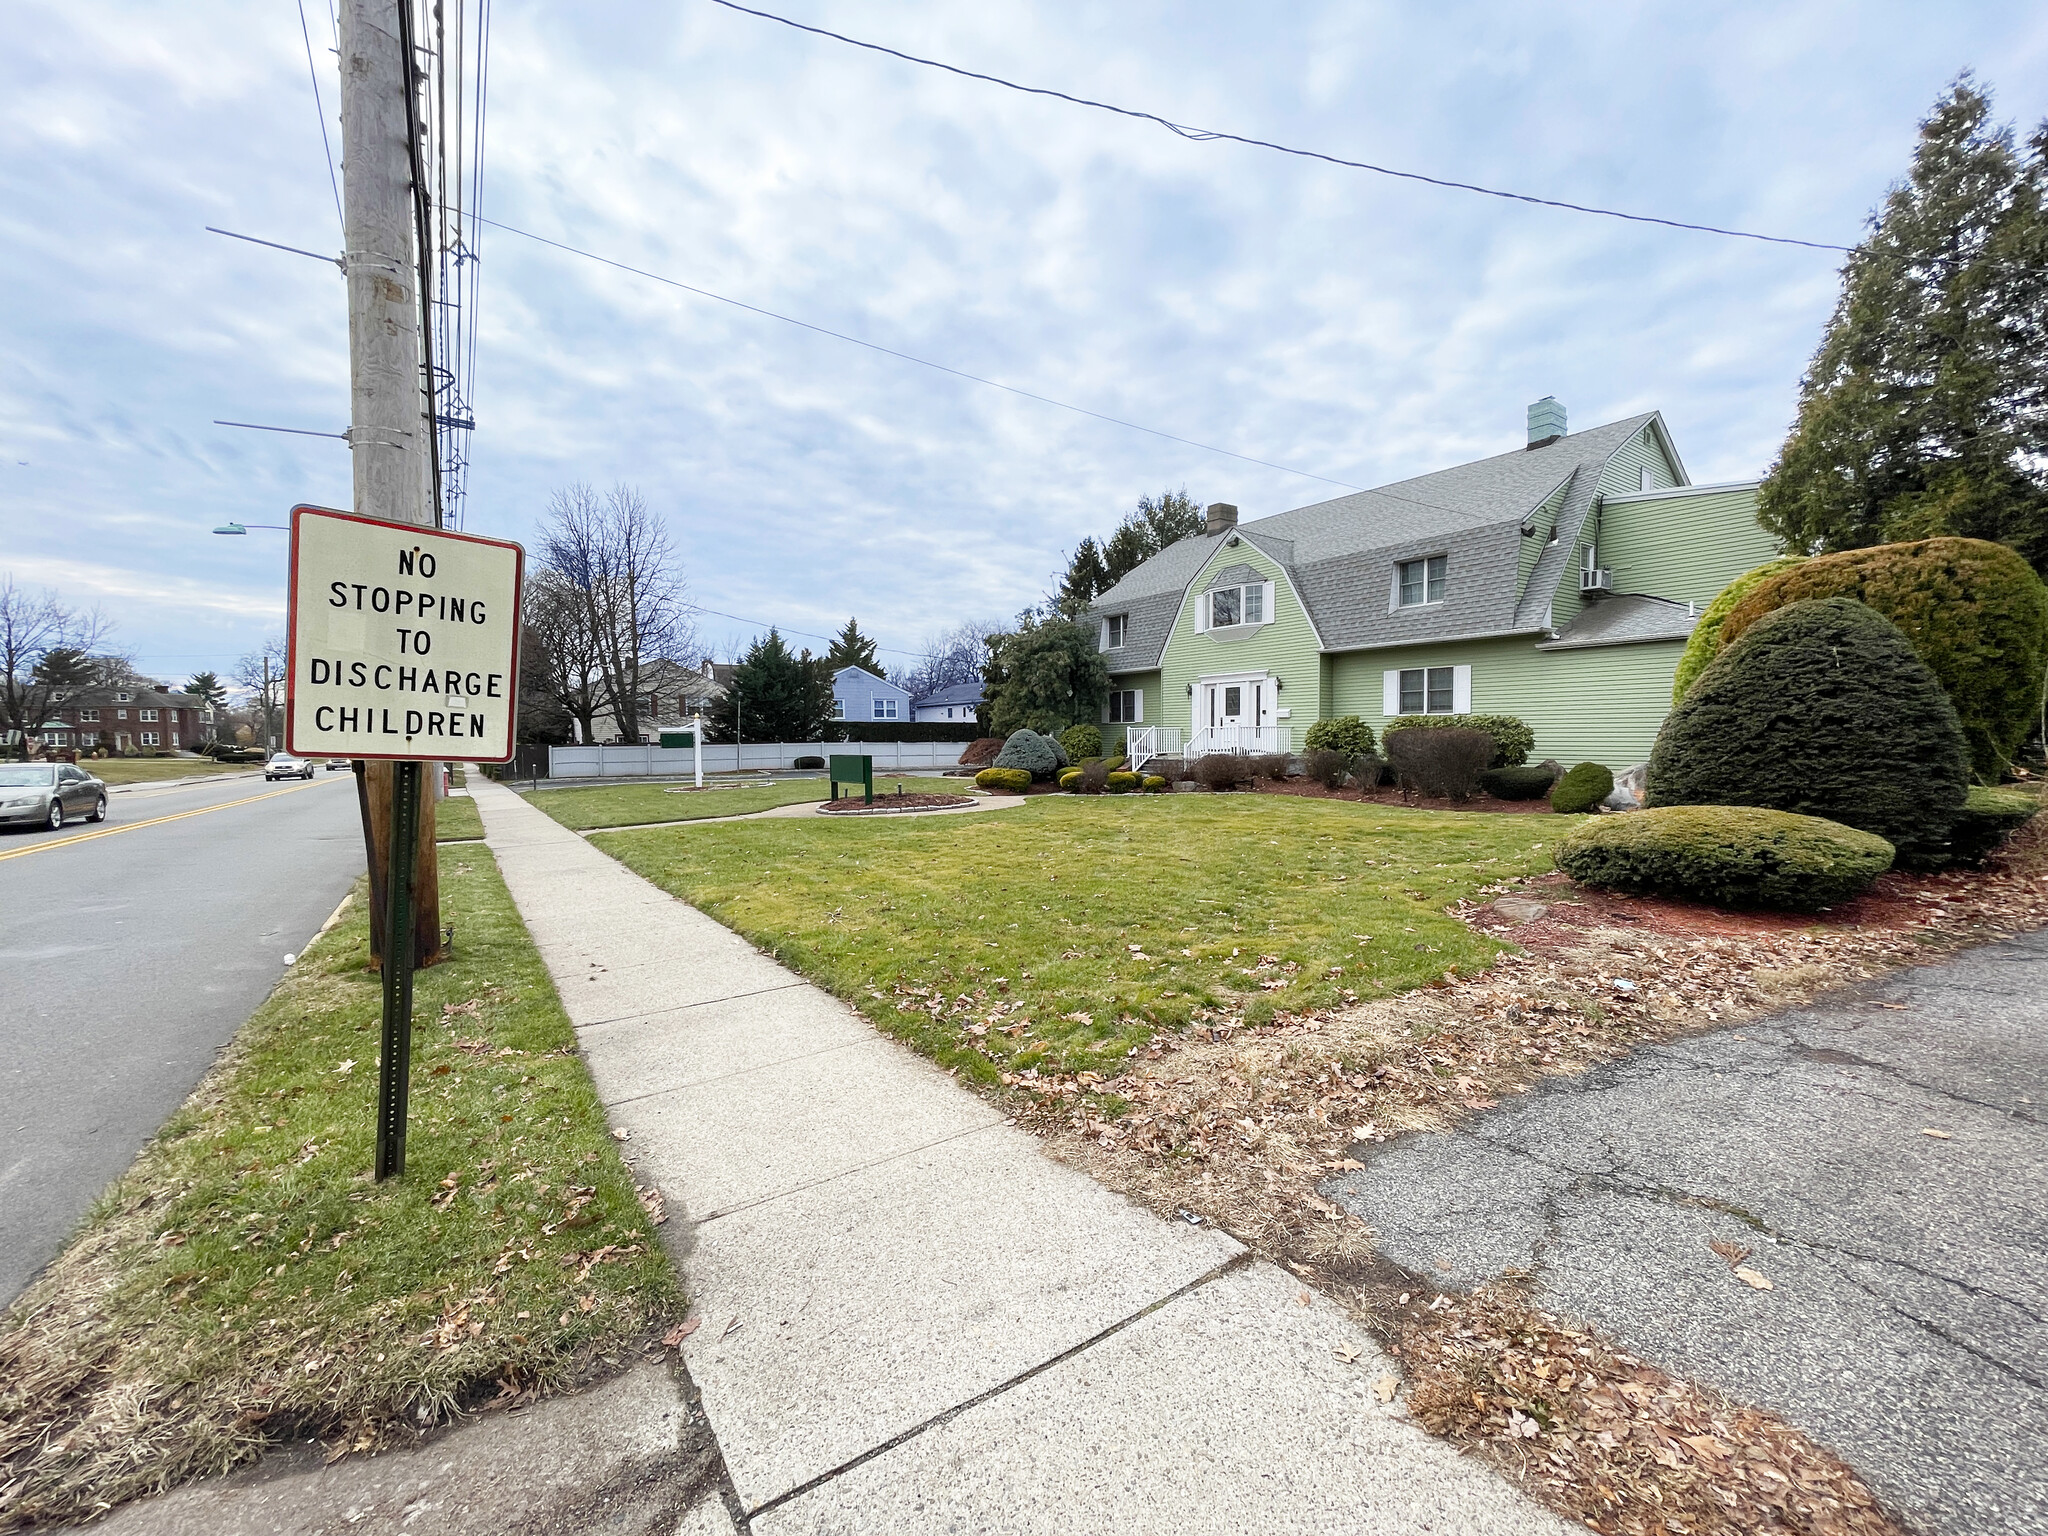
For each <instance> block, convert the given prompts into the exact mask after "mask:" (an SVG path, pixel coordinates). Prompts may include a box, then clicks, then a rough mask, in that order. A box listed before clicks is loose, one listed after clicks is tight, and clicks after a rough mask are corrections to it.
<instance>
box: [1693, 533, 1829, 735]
mask: <svg viewBox="0 0 2048 1536" xmlns="http://www.w3.org/2000/svg"><path fill="white" fill-rule="evenodd" d="M1805 563H1806V557H1805V556H1804V555H1780V556H1779V557H1778V558H1777V559H1775V560H1766V561H1765V562H1764V563H1763V564H1762V565H1760V566H1758V567H1756V569H1754V570H1750V571H1744V572H1743V573H1742V574H1741V575H1740V576H1738V577H1736V578H1735V579H1734V580H1733V581H1731V582H1729V583H1728V585H1727V586H1725V587H1723V588H1722V589H1721V590H1720V591H1719V592H1717V593H1715V594H1714V600H1713V601H1712V602H1711V603H1709V604H1707V606H1706V611H1705V612H1703V613H1702V614H1701V615H1700V621H1699V622H1698V623H1697V624H1695V625H1693V627H1692V638H1691V639H1689V640H1687V641H1686V642H1685V654H1684V655H1682V656H1680V657H1679V658H1678V671H1677V672H1676V673H1675V674H1674V675H1673V677H1672V679H1671V705H1672V707H1673V708H1674V709H1675V708H1677V707H1678V704H1679V701H1680V700H1682V699H1683V698H1684V697H1685V696H1686V695H1687V694H1688V693H1690V692H1691V691H1692V685H1693V684H1694V683H1696V682H1698V681H1699V680H1700V674H1701V673H1702V672H1704V671H1706V670H1707V663H1708V662H1710V661H1712V660H1713V659H1714V658H1715V657H1716V656H1718V655H1720V654H1721V646H1722V644H1723V641H1722V635H1721V630H1722V626H1723V625H1725V624H1726V623H1727V622H1728V615H1729V614H1731V613H1733V612H1734V611H1735V605H1736V604H1737V603H1739V602H1741V601H1742V600H1743V599H1744V598H1745V597H1747V596H1749V594H1750V593H1752V592H1754V591H1755V590H1756V589H1757V587H1758V586H1759V585H1761V584H1762V583H1763V582H1766V581H1768V580H1770V578H1771V577H1773V576H1776V575H1777V574H1778V573H1779V572H1781V571H1789V570H1791V569H1792V567H1793V566H1795V565H1804V564H1805Z"/></svg>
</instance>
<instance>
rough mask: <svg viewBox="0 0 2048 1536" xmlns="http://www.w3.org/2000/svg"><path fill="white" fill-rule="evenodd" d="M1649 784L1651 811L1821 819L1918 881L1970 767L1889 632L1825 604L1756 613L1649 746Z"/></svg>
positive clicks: (1847, 607)
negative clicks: (1880, 851) (1856, 831)
mask: <svg viewBox="0 0 2048 1536" xmlns="http://www.w3.org/2000/svg"><path fill="white" fill-rule="evenodd" d="M1809 564H1818V562H1817V561H1814V562H1809ZM1800 569H1801V570H1802V571H1803V570H1804V569H1806V567H1804V566H1802V567H1800ZM1790 574H1797V572H1794V573H1790ZM1777 579H1780V580H1782V579H1783V578H1777ZM1758 590H1759V591H1761V590H1762V589H1761V588H1759V589H1758ZM1753 595H1754V594H1752V596H1753ZM1736 612H1737V616H1738V617H1739V616H1740V613H1741V610H1740V609H1739V608H1738V609H1737V610H1736ZM1729 623H1730V627H1732V626H1733V623H1734V620H1733V619H1731V620H1730V621H1729ZM1649 781H1650V785H1649V799H1650V804H1652V805H1755V806H1763V807H1766V808H1768V809H1771V810H1778V811H1795V812H1797V813H1798V814H1800V815H1802V816H1825V817H1826V818H1827V819H1828V820H1830V821H1839V822H1841V823H1842V824H1843V825H1844V826H1849V827H1859V828H1861V829H1862V830H1863V831H1865V832H1874V833H1876V834H1877V835H1878V836H1879V837H1881V838H1883V839H1884V840H1885V841H1886V842H1888V843H1890V844H1892V845H1893V847H1895V848H1896V849H1897V850H1898V858H1899V862H1900V863H1901V864H1903V865H1907V866H1910V867H1926V866H1928V865H1931V864H1937V863H1940V862H1941V861H1942V860H1943V859H1944V858H1945V857H1946V856H1947V850H1948V834H1949V826H1950V823H1952V822H1953V821H1954V820H1955V819H1956V815H1957V813H1958V812H1960V811H1961V810H1962V808H1963V799H1964V793H1965V789H1966V787H1967V784H1968V781H1969V754H1968V751H1967V749H1966V748H1965V746H1964V743H1963V732H1962V727H1961V726H1960V725H1959V724H1957V722H1956V711H1955V706H1953V705H1952V704H1950V703H1949V700H1948V695H1947V694H1946V693H1944V692H1942V688H1941V684H1940V683H1938V682H1936V681H1935V679H1934V674H1933V673H1932V672H1931V671H1929V670H1928V668H1927V666H1926V664H1925V663H1924V662H1922V661H1921V660H1920V658H1919V657H1917V656H1915V655H1914V654H1913V648H1912V646H1910V645H1908V644H1907V643H1906V637H1905V636H1904V635H1902V634H1900V633H1899V630H1898V628H1897V626H1896V625H1894V624H1892V623H1891V622H1890V621H1889V620H1888V619H1886V618H1885V617H1884V616H1883V615H1882V614H1880V613H1878V612H1876V611H1875V610H1874V609H1871V608H1866V607H1865V606H1864V605H1863V604H1861V603H1859V602H1856V601H1854V600H1853V599H1850V598H1846V597H1830V598H1823V599H1820V600H1817V601H1812V602H1804V603H1794V604H1792V605H1791V606H1790V607H1788V608H1780V609H1778V610H1776V611H1775V612H1772V613H1767V614H1765V615H1764V616H1763V617H1762V618H1760V619H1758V620H1757V621H1756V623H1754V624H1752V625H1750V626H1749V627H1748V628H1747V629H1745V630H1744V631H1743V632H1742V633H1741V634H1740V635H1738V636H1737V637H1736V638H1734V639H1733V640H1731V641H1730V642H1729V644H1728V646H1727V648H1726V649H1725V650H1723V651H1722V652H1721V654H1720V656H1718V657H1717V658H1715V660H1714V662H1713V664H1712V665H1710V666H1709V667H1708V668H1707V670H1706V671H1705V672H1703V673H1702V674H1701V675H1700V679H1699V681H1698V682H1696V683H1694V684H1693V686H1692V691H1691V692H1690V693H1688V694H1686V696H1685V702H1684V703H1682V704H1680V705H1679V706H1678V708H1677V709H1675V710H1673V711H1672V712H1671V715H1670V717H1669V718H1668V719H1666V720H1665V722H1664V728H1663V729H1662V730H1661V731H1659V732H1658V733H1657V745H1656V746H1655V747H1654V748H1653V749H1652V750H1651V753H1650V764H1649Z"/></svg>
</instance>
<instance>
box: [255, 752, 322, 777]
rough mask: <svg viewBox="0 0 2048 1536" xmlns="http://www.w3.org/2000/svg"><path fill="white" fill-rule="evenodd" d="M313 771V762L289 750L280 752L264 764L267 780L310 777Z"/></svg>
mask: <svg viewBox="0 0 2048 1536" xmlns="http://www.w3.org/2000/svg"><path fill="white" fill-rule="evenodd" d="M313 773H314V768H313V764H312V762H311V761H310V760H309V759H307V758H303V757H293V756H292V755H291V753H289V752H280V753H278V754H277V755H276V756H275V757H273V758H271V760H270V761H269V762H267V763H265V764H264V765H263V777H264V779H265V780H271V779H310V778H311V777H313Z"/></svg>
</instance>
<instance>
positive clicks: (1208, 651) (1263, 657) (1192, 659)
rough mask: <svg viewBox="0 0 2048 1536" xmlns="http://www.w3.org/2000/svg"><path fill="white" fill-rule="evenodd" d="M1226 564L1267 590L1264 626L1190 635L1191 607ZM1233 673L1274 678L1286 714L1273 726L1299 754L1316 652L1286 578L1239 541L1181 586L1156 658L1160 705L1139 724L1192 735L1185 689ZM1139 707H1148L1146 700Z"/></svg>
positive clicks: (1319, 663)
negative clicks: (1248, 571) (1269, 601)
mask: <svg viewBox="0 0 2048 1536" xmlns="http://www.w3.org/2000/svg"><path fill="white" fill-rule="evenodd" d="M1233 565H1248V566H1250V567H1251V568H1252V569H1253V570H1255V571H1257V572H1258V573H1259V575H1260V576H1261V577H1262V578H1263V579H1264V580H1266V581H1270V582H1272V583H1273V613H1272V621H1271V622H1270V623H1267V624H1262V625H1260V626H1259V627H1257V628H1256V629H1253V630H1251V631H1249V632H1247V633H1244V634H1233V633H1230V632H1228V631H1218V632H1213V633H1211V632H1205V631H1202V630H1198V629H1197V628H1196V627H1195V623H1196V618H1195V605H1196V603H1197V601H1199V599H1200V598H1201V595H1202V594H1203V593H1204V592H1206V591H1208V590H1209V584H1210V582H1211V581H1212V580H1214V578H1215V575H1216V573H1217V572H1219V571H1223V570H1227V569H1228V568H1229V567H1231V566H1233ZM1237 672H1270V673H1271V674H1272V675H1273V676H1274V677H1276V678H1277V679H1279V681H1280V691H1279V692H1278V693H1277V694H1276V695H1275V696H1274V702H1275V704H1276V706H1277V707H1278V708H1279V709H1284V710H1286V711H1288V718H1287V719H1285V720H1282V719H1279V718H1278V717H1277V715H1276V717H1275V719H1274V721H1273V723H1274V724H1275V725H1277V726H1292V727H1293V729H1294V742H1295V745H1296V746H1297V747H1299V746H1300V744H1301V739H1302V737H1303V735H1304V734H1305V733H1306V732H1307V730H1308V728H1309V726H1310V725H1311V724H1313V723H1314V722H1315V721H1316V720H1317V719H1318V718H1319V717H1320V715H1321V714H1322V713H1323V712H1324V711H1323V658H1322V647H1321V646H1320V645H1319V644H1318V643H1317V641H1316V633H1315V627H1314V626H1313V625H1312V624H1310V623H1309V619H1308V614H1307V613H1306V612H1304V611H1303V609H1302V606H1301V599H1300V598H1299V597H1297V596H1296V595H1295V592H1294V588H1293V586H1292V585H1291V584H1290V583H1289V582H1288V580H1287V573H1286V572H1285V571H1283V570H1281V568H1280V566H1279V564H1278V562H1276V561H1274V560H1272V559H1270V558H1269V557H1268V556H1267V555H1266V554H1265V553H1264V552H1263V551H1262V550H1259V549H1257V548H1255V547H1254V546H1253V544H1252V542H1251V540H1249V539H1240V540H1239V541H1238V543H1237V544H1236V546H1235V547H1232V546H1230V545H1228V544H1225V545H1221V546H1219V547H1218V548H1217V549H1216V551H1215V553H1214V554H1212V555H1210V557H1209V559H1208V562H1207V563H1206V564H1205V565H1204V566H1203V567H1202V570H1201V572H1200V574H1198V575H1197V576H1196V577H1195V579H1194V580H1193V581H1191V582H1189V583H1188V589H1187V592H1186V594H1185V595H1184V596H1183V597H1182V598H1181V605H1180V614H1179V616H1178V617H1177V618H1175V620H1174V623H1173V637H1172V638H1171V639H1170V640H1168V641H1167V642H1166V654H1165V655H1164V656H1162V657H1161V658H1160V663H1159V673H1158V677H1159V687H1160V691H1161V693H1162V694H1163V695H1164V703H1163V706H1162V708H1161V712H1160V714H1159V716H1158V718H1157V719H1156V720H1155V719H1154V717H1153V716H1152V715H1150V714H1149V713H1148V714H1147V715H1146V717H1145V723H1146V724H1148V725H1152V724H1158V725H1170V726H1174V727H1176V728H1178V729H1180V730H1182V731H1190V730H1193V729H1194V705H1193V703H1192V701H1191V698H1190V696H1189V693H1188V690H1189V689H1190V688H1191V687H1193V686H1194V684H1195V683H1197V682H1198V681H1200V680H1201V679H1202V678H1204V677H1214V676H1217V675H1219V674H1226V673H1237ZM1146 707H1147V709H1148V710H1149V709H1150V707H1151V703H1150V700H1149V699H1148V700H1147V703H1146Z"/></svg>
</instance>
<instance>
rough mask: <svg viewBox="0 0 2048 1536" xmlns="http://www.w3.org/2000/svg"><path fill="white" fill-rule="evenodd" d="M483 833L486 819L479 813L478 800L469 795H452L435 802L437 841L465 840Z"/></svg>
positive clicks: (454, 841)
mask: <svg viewBox="0 0 2048 1536" xmlns="http://www.w3.org/2000/svg"><path fill="white" fill-rule="evenodd" d="M483 835H484V819H483V817H482V816H480V815H478V814H477V809H476V802H475V801H474V800H472V799H470V798H469V796H467V795H450V796H449V797H448V798H447V799H445V800H437V801H435V802H434V841H435V842H437V843H457V842H465V841H467V840H468V839H470V838H474V837H482V836H483Z"/></svg>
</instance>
